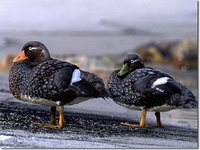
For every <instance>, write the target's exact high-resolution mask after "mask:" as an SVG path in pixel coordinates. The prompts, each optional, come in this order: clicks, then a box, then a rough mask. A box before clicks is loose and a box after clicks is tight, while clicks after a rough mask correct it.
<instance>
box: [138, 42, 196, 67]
mask: <svg viewBox="0 0 200 150" xmlns="http://www.w3.org/2000/svg"><path fill="white" fill-rule="evenodd" d="M134 52H136V53H138V54H139V55H140V56H141V57H142V59H143V60H144V61H145V62H148V63H152V64H171V65H173V66H175V67H176V68H179V69H184V70H185V69H197V65H198V61H197V55H198V50H197V42H196V41H194V40H190V39H186V40H183V41H173V42H149V43H145V44H143V45H140V46H138V47H137V48H135V49H134Z"/></svg>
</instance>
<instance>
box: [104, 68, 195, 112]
mask: <svg viewBox="0 0 200 150" xmlns="http://www.w3.org/2000/svg"><path fill="white" fill-rule="evenodd" d="M118 73H119V70H116V71H114V72H113V73H112V74H111V76H110V78H109V81H108V91H109V92H110V94H111V96H112V98H113V99H114V100H115V102H116V103H118V104H120V105H124V106H126V107H128V108H130V106H132V105H134V106H139V107H141V109H142V108H145V109H151V108H152V107H156V106H161V105H169V106H172V107H174V108H196V107H197V102H196V100H195V96H194V95H193V94H192V92H191V91H190V90H189V89H188V88H186V87H184V86H183V85H182V84H181V83H179V82H177V81H175V80H174V79H173V78H172V77H170V76H169V75H168V74H166V73H164V72H162V71H161V70H158V69H155V68H141V69H136V70H135V71H132V72H130V73H129V74H128V75H127V76H125V77H123V78H120V77H119V76H118ZM161 77H168V78H169V80H168V82H167V83H166V84H162V85H158V86H156V87H155V88H152V87H151V86H152V84H153V83H154V82H155V81H156V80H157V79H159V78H161ZM156 88H159V89H161V90H160V91H159V90H157V89H156Z"/></svg>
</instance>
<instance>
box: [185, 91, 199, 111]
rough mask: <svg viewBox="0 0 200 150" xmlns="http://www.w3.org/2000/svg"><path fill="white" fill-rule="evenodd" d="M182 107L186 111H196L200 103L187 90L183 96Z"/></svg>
mask: <svg viewBox="0 0 200 150" xmlns="http://www.w3.org/2000/svg"><path fill="white" fill-rule="evenodd" d="M182 102H184V104H183V105H182V106H183V108H185V109H196V108H198V102H197V100H196V98H195V96H194V94H193V93H192V92H191V91H190V90H189V89H185V91H184V94H183V96H182Z"/></svg>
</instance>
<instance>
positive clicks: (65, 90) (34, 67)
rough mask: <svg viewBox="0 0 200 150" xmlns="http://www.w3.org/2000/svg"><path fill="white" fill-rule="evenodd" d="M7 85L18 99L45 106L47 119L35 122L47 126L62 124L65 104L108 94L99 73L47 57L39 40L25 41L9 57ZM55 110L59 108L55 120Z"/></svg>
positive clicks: (59, 126)
mask: <svg viewBox="0 0 200 150" xmlns="http://www.w3.org/2000/svg"><path fill="white" fill-rule="evenodd" d="M9 88H10V91H11V93H12V94H13V96H14V97H15V98H17V99H19V100H22V101H25V102H31V103H35V104H40V105H45V106H49V107H50V112H51V120H50V123H43V124H39V123H38V124H37V123H36V124H37V125H40V126H42V127H50V128H62V127H63V124H64V106H65V105H74V104H78V103H81V102H83V101H86V100H89V99H91V98H98V97H101V98H103V99H106V98H107V97H109V96H108V93H107V91H106V88H105V85H104V82H103V80H102V79H101V78H100V77H99V76H97V75H96V74H94V73H90V72H87V71H83V70H81V69H80V68H79V67H78V66H76V65H74V64H71V63H69V62H66V61H61V60H57V59H53V58H51V56H50V53H49V50H48V49H47V48H46V46H45V45H44V44H43V43H41V42H39V41H29V42H27V43H25V44H24V46H23V47H22V50H21V52H20V53H19V55H17V56H16V57H15V58H14V59H13V66H12V67H11V69H10V72H9ZM56 108H57V109H56ZM56 110H58V112H59V120H58V121H56Z"/></svg>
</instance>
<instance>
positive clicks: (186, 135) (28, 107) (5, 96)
mask: <svg viewBox="0 0 200 150" xmlns="http://www.w3.org/2000/svg"><path fill="white" fill-rule="evenodd" d="M5 77H6V76H3V77H2V76H0V79H1V83H0V85H1V88H0V147H7V148H8V147H9V148H10V147H18V148H197V146H198V131H197V111H196V110H187V111H186V110H174V111H170V112H166V113H162V114H161V116H162V122H163V124H164V125H165V127H164V128H160V129H159V128H156V127H155V117H154V114H153V113H148V116H147V121H148V123H149V125H150V128H147V129H146V128H138V127H127V126H122V125H120V122H125V121H129V122H132V123H137V122H138V120H139V117H140V112H138V111H132V110H128V109H126V108H123V107H121V106H119V105H117V104H115V103H114V102H113V101H112V100H107V101H104V100H102V99H93V100H90V101H87V102H83V103H81V104H78V105H73V106H66V107H65V120H66V122H65V126H64V128H63V129H46V128H40V127H38V126H35V125H32V123H33V122H48V121H49V119H50V111H49V107H46V106H41V105H33V104H29V103H24V102H21V101H19V100H16V99H15V98H13V96H12V95H11V94H10V93H9V91H8V85H7V81H6V78H5ZM2 79H4V80H2Z"/></svg>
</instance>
